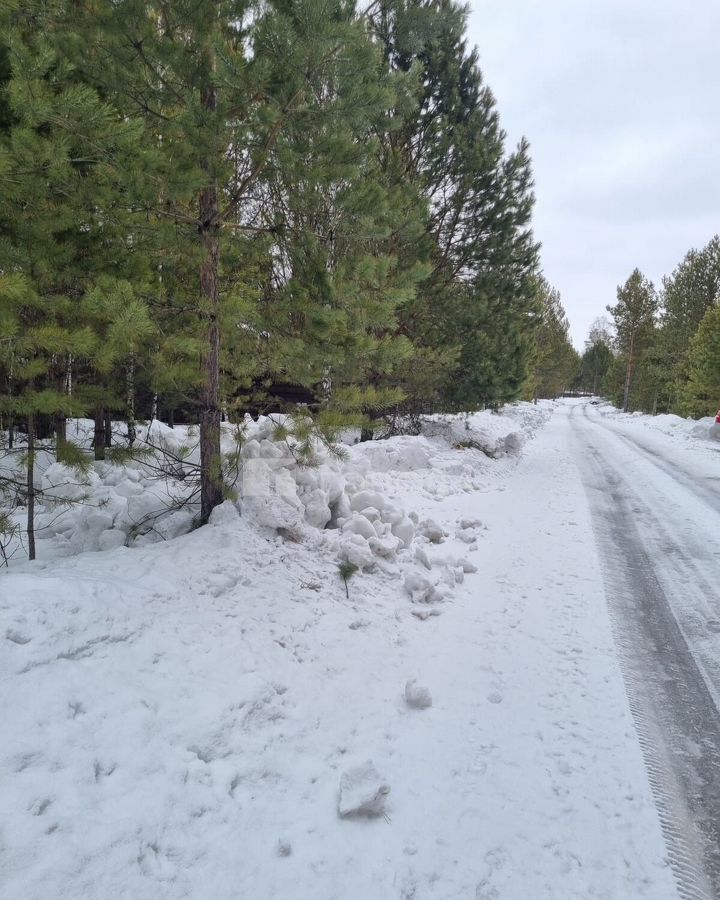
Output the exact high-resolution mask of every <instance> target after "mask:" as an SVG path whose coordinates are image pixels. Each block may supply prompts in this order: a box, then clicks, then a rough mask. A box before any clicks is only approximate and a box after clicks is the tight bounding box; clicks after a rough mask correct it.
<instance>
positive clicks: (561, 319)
mask: <svg viewBox="0 0 720 900" xmlns="http://www.w3.org/2000/svg"><path fill="white" fill-rule="evenodd" d="M538 297H539V306H540V315H539V317H538V321H537V323H536V325H535V340H534V352H533V355H532V363H531V376H530V380H529V382H528V385H527V388H526V391H527V394H528V396H531V397H534V398H535V397H545V398H552V397H557V396H558V395H559V394H561V393H562V392H563V391H565V390H569V389H570V388H571V387H572V386H573V383H574V382H575V379H576V378H577V376H578V369H579V363H580V360H579V357H578V353H577V351H576V350H575V348H574V347H573V345H572V342H571V341H570V337H569V332H570V323H569V322H568V319H567V316H566V314H565V310H564V308H563V305H562V301H561V299H560V292H559V291H557V290H556V289H555V288H553V287H552V286H551V285H550V284H548V282H547V281H546V280H545V279H544V278H541V279H539V282H538Z"/></svg>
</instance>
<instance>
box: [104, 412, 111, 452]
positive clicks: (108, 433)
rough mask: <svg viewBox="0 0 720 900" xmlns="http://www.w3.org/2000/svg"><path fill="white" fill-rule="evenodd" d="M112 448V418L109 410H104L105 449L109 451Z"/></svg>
mask: <svg viewBox="0 0 720 900" xmlns="http://www.w3.org/2000/svg"><path fill="white" fill-rule="evenodd" d="M111 447H112V416H111V415H110V410H108V409H106V410H105V448H106V449H107V450H109V449H110V448H111Z"/></svg>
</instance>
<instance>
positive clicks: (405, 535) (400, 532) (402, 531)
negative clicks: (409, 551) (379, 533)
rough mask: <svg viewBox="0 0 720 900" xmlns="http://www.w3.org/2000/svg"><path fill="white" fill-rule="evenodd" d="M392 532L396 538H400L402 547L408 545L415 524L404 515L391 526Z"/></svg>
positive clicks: (411, 538) (413, 532) (413, 533)
mask: <svg viewBox="0 0 720 900" xmlns="http://www.w3.org/2000/svg"><path fill="white" fill-rule="evenodd" d="M392 533H393V534H394V535H395V537H396V538H400V540H401V541H402V543H403V546H404V547H409V546H410V544H411V543H412V540H413V538H414V537H415V525H414V524H413V522H412V520H411V519H410V518H407V517H406V518H404V519H401V520H400V521H399V522H396V523H395V524H394V525H393V526H392Z"/></svg>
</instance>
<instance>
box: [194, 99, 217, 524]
mask: <svg viewBox="0 0 720 900" xmlns="http://www.w3.org/2000/svg"><path fill="white" fill-rule="evenodd" d="M201 102H202V105H203V107H204V108H205V109H206V110H208V111H209V112H210V113H214V112H215V111H216V109H217V92H216V90H215V87H214V85H212V84H210V85H206V86H204V87H203V88H202V92H201ZM203 168H204V169H205V172H206V174H207V175H208V184H207V186H206V187H205V188H204V189H203V190H202V191H201V192H200V197H199V201H200V202H199V212H200V241H201V244H202V248H203V251H204V253H205V258H204V259H203V261H202V263H201V265H200V306H201V309H202V313H203V316H204V318H205V322H206V344H205V350H204V352H203V354H202V356H201V360H200V366H201V370H202V377H203V384H202V388H201V390H200V521H201V523H202V524H203V525H204V524H205V523H206V522H207V520H208V519H209V518H210V513H211V512H212V511H213V509H214V508H215V507H216V506H218V505H219V504H220V503H222V500H223V488H222V463H221V456H220V322H219V306H220V286H219V275H220V224H221V223H220V204H219V197H218V188H217V183H216V181H215V179H214V175H213V174H212V172H211V165H210V162H209V160H205V161H204V163H203Z"/></svg>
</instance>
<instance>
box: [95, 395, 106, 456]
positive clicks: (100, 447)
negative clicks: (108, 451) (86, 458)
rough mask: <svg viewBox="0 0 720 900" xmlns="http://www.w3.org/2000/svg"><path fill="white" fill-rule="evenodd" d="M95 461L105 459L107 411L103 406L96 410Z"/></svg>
mask: <svg viewBox="0 0 720 900" xmlns="http://www.w3.org/2000/svg"><path fill="white" fill-rule="evenodd" d="M93 446H94V447H95V459H105V411H104V410H103V408H102V407H101V406H99V407H98V408H97V409H96V410H95V438H94V440H93Z"/></svg>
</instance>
